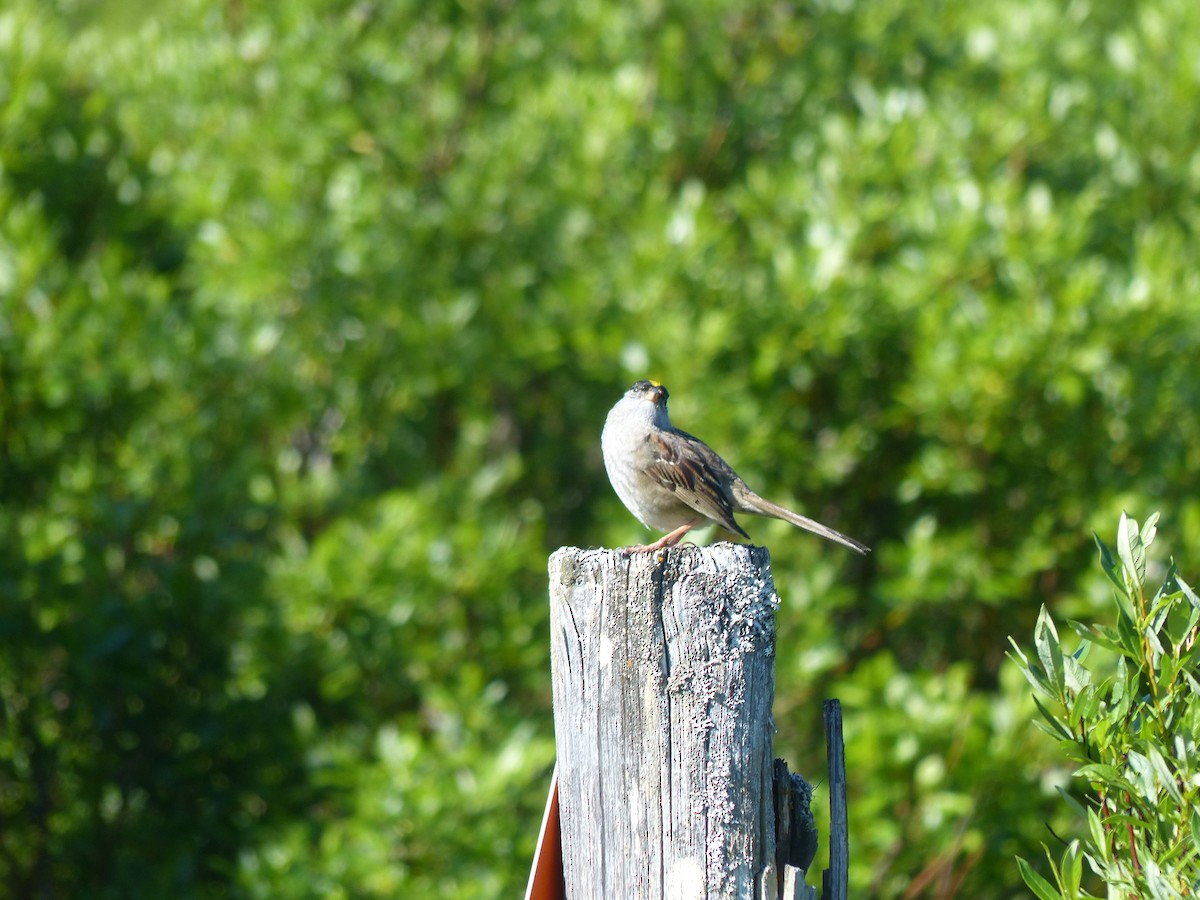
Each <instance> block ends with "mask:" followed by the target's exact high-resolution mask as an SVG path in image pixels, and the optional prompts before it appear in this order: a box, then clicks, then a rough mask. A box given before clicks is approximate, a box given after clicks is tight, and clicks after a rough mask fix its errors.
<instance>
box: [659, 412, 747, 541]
mask: <svg viewBox="0 0 1200 900" xmlns="http://www.w3.org/2000/svg"><path fill="white" fill-rule="evenodd" d="M646 440H647V442H648V443H649V444H650V446H651V448H652V449H653V450H654V454H655V460H654V462H653V463H652V464H651V465H650V466H649V467H647V469H646V474H647V475H649V476H650V477H651V478H654V479H656V480H657V481H658V482H659V484H661V485H662V486H663V487H666V488H668V489H670V490H672V491H674V492H675V494H676V496H677V497H679V499H680V500H682V501H683V502H684V503H686V504H687V505H688V506H690V507H691V508H692V509H694V510H696V512H698V513H700V514H701V515H702V516H705V517H707V518H708V519H711V520H712V521H714V522H716V523H717V524H719V525H720V526H721V527H722V528H724V529H726V530H727V531H732V532H734V533H735V534H740V535H742V536H743V537H746V536H747V535H746V532H744V531H743V530H742V528H741V526H740V525H738V523H737V521H736V520H735V519H734V518H733V502H732V498H731V497H730V495H729V490H728V488H727V487H726V486H725V485H724V484H723V483H722V482H721V481H720V480H719V478H720V474H722V473H724V472H725V470H726V469H728V466H726V465H725V463H724V462H723V461H722V460H721V458H720V457H719V456H717V454H716V453H714V452H713V450H712V449H711V448H710V447H709V446H708V445H707V444H705V443H704V442H703V441H702V440H700V439H699V438H695V437H692V436H691V435H690V434H688V433H687V432H683V431H673V432H670V433H667V432H652V433H651V434H650V435H649V437H647V438H646ZM729 474H730V475H732V474H733V473H732V472H730V473H729Z"/></svg>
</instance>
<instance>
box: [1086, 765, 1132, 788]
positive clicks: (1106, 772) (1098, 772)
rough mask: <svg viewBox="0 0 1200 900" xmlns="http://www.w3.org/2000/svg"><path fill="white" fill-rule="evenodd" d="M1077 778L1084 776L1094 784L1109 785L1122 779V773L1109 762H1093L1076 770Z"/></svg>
mask: <svg viewBox="0 0 1200 900" xmlns="http://www.w3.org/2000/svg"><path fill="white" fill-rule="evenodd" d="M1075 777H1076V778H1083V779H1085V780H1087V781H1090V782H1092V783H1093V784H1099V785H1107V784H1112V783H1113V782H1115V781H1117V780H1119V779H1120V777H1121V775H1120V773H1119V772H1118V771H1117V770H1116V768H1115V767H1114V766H1110V765H1109V764H1108V763H1092V764H1091V765H1087V766H1080V767H1079V768H1078V769H1077V770H1076V771H1075Z"/></svg>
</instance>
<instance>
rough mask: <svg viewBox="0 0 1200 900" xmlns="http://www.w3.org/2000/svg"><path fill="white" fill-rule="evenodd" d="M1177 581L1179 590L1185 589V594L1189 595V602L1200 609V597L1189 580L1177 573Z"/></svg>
mask: <svg viewBox="0 0 1200 900" xmlns="http://www.w3.org/2000/svg"><path fill="white" fill-rule="evenodd" d="M1175 583H1176V584H1177V585H1179V590H1181V591H1183V596H1185V597H1187V599H1188V602H1189V603H1191V604H1192V606H1193V607H1195V608H1196V609H1200V597H1198V596H1196V592H1195V591H1194V590H1192V589H1191V587H1190V586H1188V584H1187V582H1185V581H1184V580H1183V579H1182V578H1180V577H1179V576H1178V575H1176V576H1175Z"/></svg>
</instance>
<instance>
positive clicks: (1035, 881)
mask: <svg viewBox="0 0 1200 900" xmlns="http://www.w3.org/2000/svg"><path fill="white" fill-rule="evenodd" d="M1017 868H1018V869H1020V870H1021V878H1023V879H1024V881H1025V884H1027V885H1028V886H1029V889H1030V890H1031V891H1033V892H1034V893H1035V894H1036V895H1037V896H1038V900H1062V893H1061V892H1059V891H1057V890H1055V889H1054V886H1053V885H1051V884H1050V882H1048V881H1047V880H1046V879H1045V878H1043V877H1042V876H1041V875H1039V874H1038V873H1037V872H1036V871H1035V870H1034V868H1033V866H1031V865H1030V864H1029V863H1028V862H1026V861H1025V860H1024V859H1023V858H1022V857H1020V856H1018V857H1017Z"/></svg>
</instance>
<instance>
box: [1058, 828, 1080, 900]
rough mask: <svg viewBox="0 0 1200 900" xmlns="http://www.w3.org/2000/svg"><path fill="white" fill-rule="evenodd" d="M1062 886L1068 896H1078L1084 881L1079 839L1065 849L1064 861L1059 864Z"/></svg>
mask: <svg viewBox="0 0 1200 900" xmlns="http://www.w3.org/2000/svg"><path fill="white" fill-rule="evenodd" d="M1059 876H1060V879H1061V880H1060V882H1059V884H1060V886H1061V887H1062V890H1063V894H1064V895H1066V896H1067V897H1078V896H1079V887H1080V884H1081V883H1082V881H1083V856H1082V854H1081V853H1080V849H1079V841H1077V840H1076V841H1071V843H1069V844H1067V848H1066V849H1065V850H1063V854H1062V861H1061V863H1060V864H1059Z"/></svg>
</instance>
